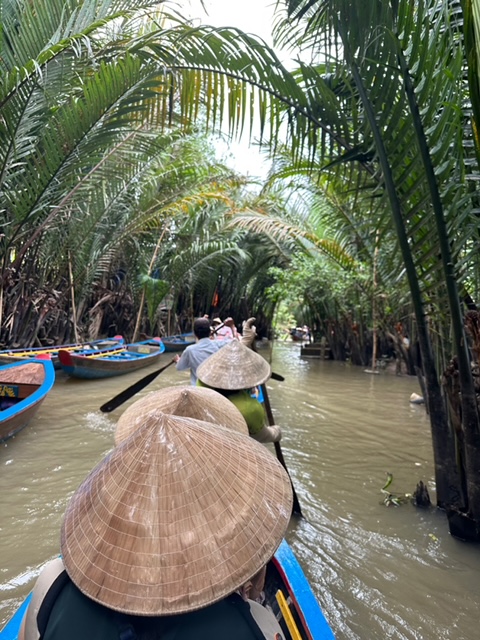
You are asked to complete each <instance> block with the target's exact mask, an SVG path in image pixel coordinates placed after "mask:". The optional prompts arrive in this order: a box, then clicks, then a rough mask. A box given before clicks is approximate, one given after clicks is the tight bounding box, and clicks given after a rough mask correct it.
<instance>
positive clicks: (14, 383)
mask: <svg viewBox="0 0 480 640" xmlns="http://www.w3.org/2000/svg"><path fill="white" fill-rule="evenodd" d="M54 382H55V370H54V368H53V364H52V362H51V360H50V359H40V358H37V359H35V360H20V361H18V362H13V363H11V364H7V365H4V366H2V367H0V442H3V441H4V440H7V439H8V438H11V437H12V436H14V435H15V434H16V433H18V432H19V431H20V429H23V427H25V426H26V425H27V424H28V423H29V422H30V420H31V419H32V418H33V416H34V415H35V413H36V412H37V410H38V409H39V407H40V405H41V404H42V402H43V401H44V399H45V396H46V395H47V393H48V392H49V391H50V389H51V388H52V387H53V383H54Z"/></svg>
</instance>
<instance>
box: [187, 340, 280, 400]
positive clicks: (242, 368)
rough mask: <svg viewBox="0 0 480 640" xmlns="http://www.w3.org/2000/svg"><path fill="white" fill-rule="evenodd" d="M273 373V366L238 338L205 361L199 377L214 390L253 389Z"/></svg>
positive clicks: (201, 366) (198, 370)
mask: <svg viewBox="0 0 480 640" xmlns="http://www.w3.org/2000/svg"><path fill="white" fill-rule="evenodd" d="M270 375H271V370H270V365H269V364H268V362H267V361H266V360H265V359H264V358H262V356H259V355H258V353H255V351H252V350H251V349H249V348H248V347H246V346H245V345H244V344H242V343H241V342H239V341H238V340H232V341H231V342H229V343H228V344H227V345H225V346H224V347H222V348H221V349H219V350H218V351H217V352H216V353H213V354H212V355H211V356H209V357H208V358H207V359H206V360H204V361H203V362H202V363H201V365H200V366H199V367H198V369H197V378H198V379H199V380H200V381H201V382H203V383H204V384H206V385H208V386H209V387H213V388H214V389H226V390H228V391H234V390H236V389H250V388H251V387H256V386H257V385H259V384H262V383H263V382H265V381H266V380H268V378H269V377H270Z"/></svg>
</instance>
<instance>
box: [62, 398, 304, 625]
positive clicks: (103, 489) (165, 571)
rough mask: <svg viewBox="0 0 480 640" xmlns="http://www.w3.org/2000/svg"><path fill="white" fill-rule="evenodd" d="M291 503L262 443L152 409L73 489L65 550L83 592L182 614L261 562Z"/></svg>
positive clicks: (132, 607) (143, 609)
mask: <svg viewBox="0 0 480 640" xmlns="http://www.w3.org/2000/svg"><path fill="white" fill-rule="evenodd" d="M291 507H292V490H291V485H290V481H289V478H288V475H287V474H286V472H285V470H284V469H283V467H282V466H281V465H280V463H279V462H278V461H277V460H276V458H275V457H274V456H273V455H272V454H271V453H270V452H269V451H268V449H267V448H266V447H264V446H263V445H261V444H260V443H258V442H256V441H255V440H253V439H252V438H247V437H245V436H244V435H243V434H240V433H236V432H234V431H231V430H228V429H224V428H223V427H219V426H217V425H212V424H211V423H206V422H200V421H198V420H193V419H191V418H181V417H177V416H171V415H166V414H163V413H161V412H160V411H158V410H153V411H151V412H150V414H149V415H148V416H147V418H146V420H145V424H144V425H143V426H142V427H140V428H139V429H137V431H135V432H134V433H133V434H132V435H131V436H130V437H129V438H127V440H125V441H124V442H122V443H121V444H120V445H119V446H118V447H115V448H114V449H113V450H112V451H111V453H110V454H109V455H108V456H107V457H106V458H105V459H104V460H103V461H102V462H101V463H100V464H98V465H97V466H96V467H95V469H94V470H93V471H92V472H91V473H90V474H89V475H88V476H87V478H86V480H85V481H84V482H83V483H82V485H81V486H80V487H79V489H78V490H77V491H76V492H75V494H74V495H73V497H72V499H71V501H70V503H69V505H68V507H67V510H66V514H65V518H64V521H63V524H62V532H61V552H62V555H63V560H64V563H65V567H66V570H67V573H68V575H69V576H70V578H71V579H72V581H73V582H74V583H75V584H76V586H77V587H78V588H79V589H80V591H82V592H83V593H84V594H85V595H86V596H88V597H89V598H91V599H92V600H95V601H96V602H99V603H101V604H103V605H105V606H106V607H109V608H110V609H114V610H117V611H122V612H125V613H129V614H134V615H145V616H149V615H169V614H176V613H184V612H187V611H193V610H195V609H200V608H202V607H205V606H207V605H209V604H211V603H213V602H216V601H218V600H221V599H222V598H224V597H225V596H227V595H228V594H230V593H232V592H234V591H236V590H237V589H238V588H239V587H240V586H241V585H242V584H244V583H245V582H246V581H247V580H249V579H250V578H251V577H252V576H253V575H254V574H255V573H256V572H257V571H259V570H260V568H261V567H262V566H263V565H264V564H265V563H266V562H267V561H268V560H269V559H270V558H271V556H272V555H273V554H274V553H275V551H276V549H277V547H278V545H279V544H280V542H281V540H282V538H283V536H284V535H285V532H286V529H287V526H288V522H289V520H290V515H291Z"/></svg>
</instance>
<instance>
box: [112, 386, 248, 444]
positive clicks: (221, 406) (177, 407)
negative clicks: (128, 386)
mask: <svg viewBox="0 0 480 640" xmlns="http://www.w3.org/2000/svg"><path fill="white" fill-rule="evenodd" d="M152 409H159V410H160V411H162V412H163V413H168V414H171V415H174V416H183V417H185V418H195V419H196V420H202V421H204V422H212V423H213V424H218V425H220V426H222V427H225V428H227V429H232V430H233V431H238V432H239V433H244V434H245V435H248V426H247V423H246V422H245V418H244V417H243V416H242V414H241V413H240V411H239V410H238V409H237V407H236V406H235V405H234V404H233V403H232V402H230V400H228V399H227V398H225V397H224V396H222V395H221V394H220V393H217V391H214V390H213V389H207V388H206V387H192V386H190V387H166V388H165V389H161V390H160V391H154V392H153V393H150V394H148V396H145V397H144V398H142V399H141V400H137V402H134V403H133V404H132V405H130V407H128V409H127V410H126V411H124V412H123V413H122V415H121V416H120V419H119V420H118V422H117V426H116V429H115V444H116V445H118V444H120V442H123V441H124V440H125V439H126V438H128V436H130V435H131V434H132V432H133V431H135V429H138V428H139V427H141V426H142V424H143V422H144V420H145V417H146V416H147V414H148V413H149V412H150V411H151V410H152Z"/></svg>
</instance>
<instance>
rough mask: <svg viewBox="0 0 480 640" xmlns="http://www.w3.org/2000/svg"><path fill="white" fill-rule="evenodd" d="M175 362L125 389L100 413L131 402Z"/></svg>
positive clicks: (172, 361) (106, 404) (104, 405)
mask: <svg viewBox="0 0 480 640" xmlns="http://www.w3.org/2000/svg"><path fill="white" fill-rule="evenodd" d="M174 362H175V360H174V359H172V360H171V361H170V362H169V363H168V364H166V365H165V366H164V367H162V368H161V369H157V371H154V372H153V373H149V374H148V376H145V377H144V378H142V379H141V380H139V381H138V382H135V384H132V386H131V387H128V389H124V390H123V391H122V392H120V393H119V394H118V395H116V396H115V397H114V398H112V399H111V400H109V401H108V402H106V403H105V404H102V406H101V407H100V411H102V412H103V413H110V411H113V410H114V409H116V408H117V407H119V406H120V405H121V404H123V403H124V402H126V401H127V400H130V398H131V397H132V396H134V395H135V394H136V393H138V392H139V391H141V390H142V389H144V388H145V387H146V386H147V385H149V384H150V383H151V382H153V380H155V378H156V377H157V376H158V375H160V374H161V373H162V371H165V369H168V367H171V366H172V364H173V363H174Z"/></svg>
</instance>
